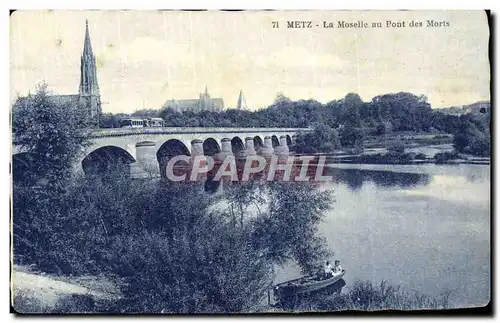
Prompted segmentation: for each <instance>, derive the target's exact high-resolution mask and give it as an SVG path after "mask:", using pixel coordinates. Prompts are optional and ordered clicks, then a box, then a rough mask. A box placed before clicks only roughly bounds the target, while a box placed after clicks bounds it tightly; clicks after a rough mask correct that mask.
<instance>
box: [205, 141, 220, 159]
mask: <svg viewBox="0 0 500 323" xmlns="http://www.w3.org/2000/svg"><path fill="white" fill-rule="evenodd" d="M220 152H221V148H220V146H219V143H218V142H217V140H215V139H214V138H211V137H210V138H207V139H205V140H204V141H203V154H204V155H205V156H214V155H216V154H218V153H220Z"/></svg>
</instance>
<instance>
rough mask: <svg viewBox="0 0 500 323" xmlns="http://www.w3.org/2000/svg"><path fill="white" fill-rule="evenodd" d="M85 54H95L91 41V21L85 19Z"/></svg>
mask: <svg viewBox="0 0 500 323" xmlns="http://www.w3.org/2000/svg"><path fill="white" fill-rule="evenodd" d="M83 55H84V56H85V55H90V56H94V53H93V52H92V43H91V42H90V32H89V21H88V20H87V19H85V41H84V43H83Z"/></svg>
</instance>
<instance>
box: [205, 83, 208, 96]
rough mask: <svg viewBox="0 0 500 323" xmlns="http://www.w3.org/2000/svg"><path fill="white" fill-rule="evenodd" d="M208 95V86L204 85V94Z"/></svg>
mask: <svg viewBox="0 0 500 323" xmlns="http://www.w3.org/2000/svg"><path fill="white" fill-rule="evenodd" d="M207 95H208V87H207V86H206V85H205V96H207Z"/></svg>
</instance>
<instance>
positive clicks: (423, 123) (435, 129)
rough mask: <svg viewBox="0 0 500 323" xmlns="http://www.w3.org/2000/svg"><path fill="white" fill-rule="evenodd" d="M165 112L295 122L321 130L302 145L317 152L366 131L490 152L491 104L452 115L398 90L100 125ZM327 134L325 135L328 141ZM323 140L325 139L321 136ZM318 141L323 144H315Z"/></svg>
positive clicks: (184, 119) (187, 122) (252, 122)
mask: <svg viewBox="0 0 500 323" xmlns="http://www.w3.org/2000/svg"><path fill="white" fill-rule="evenodd" d="M127 116H132V117H140V118H145V117H161V118H163V119H164V120H165V123H166V126H168V127H294V128H307V127H311V128H315V129H319V131H318V134H317V135H319V136H320V137H317V136H316V137H313V138H309V139H307V138H306V139H303V141H311V142H313V143H316V144H313V145H312V146H311V142H307V143H304V147H312V149H313V150H314V151H321V150H325V149H326V150H327V151H324V152H328V151H329V150H331V149H334V148H337V147H338V146H339V145H341V146H342V147H359V146H362V142H363V138H364V137H365V136H367V135H376V136H377V135H383V134H386V133H391V132H414V133H428V132H432V133H448V134H453V135H454V136H455V141H454V142H455V147H456V149H457V150H458V151H459V152H463V153H471V154H475V155H481V156H486V155H489V151H490V149H489V146H490V143H489V140H490V139H489V137H490V129H489V127H490V109H486V111H485V113H484V114H466V115H461V116H457V115H449V114H444V113H442V112H439V111H438V110H435V109H434V110H433V109H431V105H430V104H429V103H428V102H427V97H425V96H424V95H420V96H417V95H414V94H411V93H406V92H400V93H395V94H384V95H379V96H376V97H374V98H373V99H372V100H371V101H369V102H363V100H361V98H360V96H359V95H358V94H355V93H349V94H347V95H346V96H345V97H344V98H343V99H340V100H333V101H330V102H328V103H326V104H323V103H321V102H318V101H316V100H312V99H310V100H298V101H292V100H290V99H289V98H287V97H286V96H284V95H283V94H281V93H280V94H278V95H277V96H276V99H275V100H274V102H273V104H271V105H270V106H269V107H267V108H264V109H260V110H257V111H243V110H235V109H230V110H225V111H222V112H211V111H201V112H192V111H185V112H182V113H180V112H176V111H174V110H172V109H170V108H164V109H160V110H153V109H146V110H138V111H136V112H134V113H132V114H130V115H127V114H111V113H108V114H104V115H102V117H101V125H100V126H101V127H102V128H113V127H119V120H120V119H121V118H123V117H127ZM324 138H327V139H328V140H327V141H329V142H328V143H326V142H325V140H324ZM318 139H322V140H318ZM317 145H319V146H317Z"/></svg>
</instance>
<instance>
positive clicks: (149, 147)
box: [130, 141, 160, 178]
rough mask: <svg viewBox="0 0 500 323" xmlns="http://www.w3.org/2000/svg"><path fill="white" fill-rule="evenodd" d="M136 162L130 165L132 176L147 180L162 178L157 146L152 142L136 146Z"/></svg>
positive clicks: (140, 143)
mask: <svg viewBox="0 0 500 323" xmlns="http://www.w3.org/2000/svg"><path fill="white" fill-rule="evenodd" d="M135 155H136V158H135V160H136V162H134V163H132V164H130V176H132V177H134V178H147V177H158V176H160V166H159V165H158V160H157V158H156V144H155V143H154V142H152V141H146V142H139V143H137V144H136V145H135Z"/></svg>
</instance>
